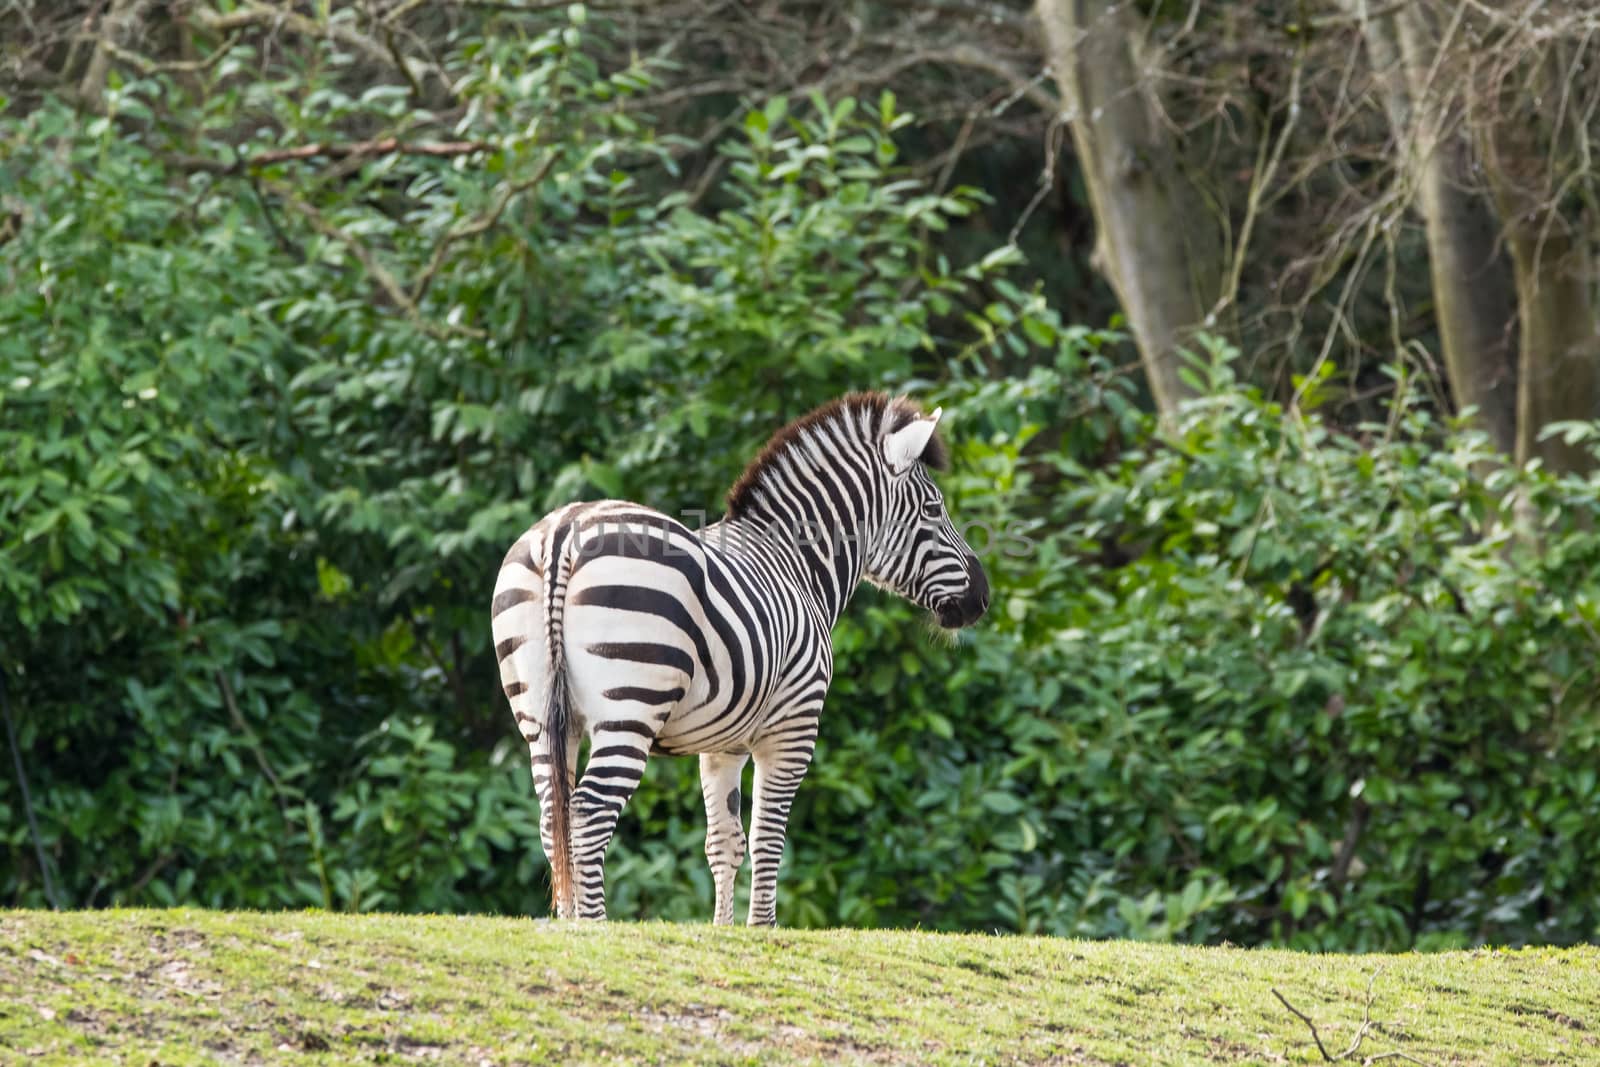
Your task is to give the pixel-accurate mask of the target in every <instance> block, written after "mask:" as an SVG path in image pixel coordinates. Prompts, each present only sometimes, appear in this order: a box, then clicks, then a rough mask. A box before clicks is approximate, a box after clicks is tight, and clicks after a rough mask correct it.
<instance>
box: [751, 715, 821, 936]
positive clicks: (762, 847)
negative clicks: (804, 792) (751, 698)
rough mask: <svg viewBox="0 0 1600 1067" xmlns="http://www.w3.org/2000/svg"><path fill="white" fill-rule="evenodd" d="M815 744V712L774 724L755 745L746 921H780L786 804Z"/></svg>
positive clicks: (772, 923)
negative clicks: (780, 866) (779, 870)
mask: <svg viewBox="0 0 1600 1067" xmlns="http://www.w3.org/2000/svg"><path fill="white" fill-rule="evenodd" d="M816 743H817V713H816V711H814V710H813V711H811V712H809V713H805V714H800V715H796V716H794V717H792V718H790V719H788V720H786V721H784V722H783V723H780V724H778V725H777V726H776V727H775V729H773V730H772V731H770V732H769V736H768V738H767V739H766V740H764V741H763V742H762V743H761V745H760V746H759V747H757V749H756V750H755V753H754V755H755V761H756V774H755V779H756V780H755V786H756V789H755V801H754V804H753V806H752V810H751V812H750V925H751V926H775V925H777V922H778V863H779V861H780V860H782V859H783V844H784V841H785V839H786V838H787V836H788V832H789V806H790V805H791V804H792V803H793V802H794V794H795V791H796V790H797V789H799V788H800V781H801V779H803V778H805V776H806V769H807V768H809V767H810V766H811V753H812V751H813V750H814V749H815V748H816Z"/></svg>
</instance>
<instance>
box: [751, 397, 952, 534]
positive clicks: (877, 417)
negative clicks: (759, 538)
mask: <svg viewBox="0 0 1600 1067" xmlns="http://www.w3.org/2000/svg"><path fill="white" fill-rule="evenodd" d="M863 411H866V412H868V413H870V415H871V419H870V422H871V423H872V424H873V425H875V426H877V425H882V426H883V430H882V431H881V432H883V433H894V432H895V431H896V430H900V429H903V428H904V427H905V426H906V425H907V424H909V423H910V422H911V421H912V420H913V419H916V418H918V417H920V416H921V415H922V410H921V409H920V408H918V407H917V405H916V404H915V403H914V402H913V401H912V400H910V399H909V398H907V397H903V396H896V397H891V396H890V395H889V394H888V393H881V392H871V393H847V394H845V395H844V396H841V397H839V398H838V399H836V400H830V401H828V402H827V403H826V404H823V405H822V406H821V407H819V408H817V409H816V410H814V411H810V412H807V413H806V414H804V415H802V416H800V417H799V418H798V419H795V420H794V421H793V422H791V423H789V424H788V425H787V426H785V427H783V428H782V429H781V430H779V431H778V432H777V433H775V434H773V435H772V437H771V438H770V439H769V440H768V441H767V444H766V447H764V448H763V449H762V450H761V451H760V453H759V454H757V456H756V458H755V459H753V460H751V462H750V465H749V466H748V467H746V468H745V469H744V473H743V474H741V475H739V480H738V481H736V482H734V483H733V488H732V489H729V490H728V514H729V515H731V516H735V517H737V516H739V515H743V514H746V513H747V512H749V510H750V507H751V505H752V504H753V503H754V501H755V493H756V488H757V487H758V486H759V485H760V484H761V481H762V478H763V476H764V475H765V474H766V472H767V470H768V469H769V468H771V467H772V466H773V465H774V464H775V463H777V461H778V459H779V458H780V457H782V456H783V455H784V454H786V453H787V452H788V451H789V450H790V449H791V448H793V447H794V445H795V443H796V442H797V441H800V440H801V439H803V438H804V437H805V435H806V433H807V432H808V431H810V430H812V429H815V428H816V427H818V426H822V425H825V424H827V423H829V422H832V421H834V420H836V419H841V418H843V419H845V420H846V421H850V422H851V423H852V425H859V422H857V421H856V419H855V417H856V416H859V414H860V413H861V412H863ZM885 415H887V416H888V420H887V424H885ZM921 459H922V462H923V463H924V464H926V465H927V466H929V467H932V468H933V469H934V470H945V469H947V468H948V467H949V465H950V451H949V449H948V448H946V447H945V443H944V439H943V438H941V437H940V436H939V431H938V430H935V431H934V432H933V436H932V437H930V438H928V445H927V447H926V448H924V449H923V450H922V456H921Z"/></svg>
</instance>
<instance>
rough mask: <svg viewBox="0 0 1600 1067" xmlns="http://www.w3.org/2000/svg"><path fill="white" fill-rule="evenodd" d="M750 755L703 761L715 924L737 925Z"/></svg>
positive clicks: (722, 755)
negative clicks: (742, 784) (742, 790)
mask: <svg viewBox="0 0 1600 1067" xmlns="http://www.w3.org/2000/svg"><path fill="white" fill-rule="evenodd" d="M749 759H750V756H749V754H748V753H741V754H739V755H731V754H728V753H722V752H707V753H705V754H703V755H702V756H701V757H700V792H701V794H702V795H703V796H704V797H705V800H706V862H707V863H709V864H711V880H712V881H713V882H715V883H716V886H717V906H716V910H715V911H714V912H713V913H712V919H711V921H712V922H713V923H715V924H717V925H718V926H727V925H729V924H731V923H732V922H733V885H734V881H735V880H736V879H737V878H738V877H739V867H740V865H742V864H743V863H744V854H745V839H744V825H743V823H742V822H741V821H740V819H739V781H740V779H741V778H743V777H744V765H745V763H746V762H747V761H748V760H749Z"/></svg>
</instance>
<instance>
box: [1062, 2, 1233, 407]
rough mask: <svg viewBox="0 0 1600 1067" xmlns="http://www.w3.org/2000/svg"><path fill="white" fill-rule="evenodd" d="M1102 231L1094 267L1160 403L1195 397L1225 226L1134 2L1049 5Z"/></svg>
mask: <svg viewBox="0 0 1600 1067" xmlns="http://www.w3.org/2000/svg"><path fill="white" fill-rule="evenodd" d="M1039 18H1040V20H1041V21H1042V22H1043V24H1044V29H1045V36H1046V39H1047V41H1048V44H1049V49H1050V58H1051V61H1052V63H1053V65H1054V70H1055V79H1056V83H1057V84H1058V85H1059V86H1060V89H1061V95H1062V97H1063V98H1064V100H1065V103H1066V106H1067V109H1068V114H1069V115H1070V117H1071V121H1072V138H1073V144H1074V146H1075V147H1076V149H1077V155H1078V163H1079V166H1080V167H1081V168H1082V170H1083V179H1084V185H1085V186H1086V187H1087V188H1088V191H1089V203H1090V207H1091V208H1092V210H1093V211H1094V217H1095V226H1096V228H1097V230H1098V236H1097V238H1096V241H1095V251H1094V257H1093V262H1094V264H1095V266H1096V268H1097V269H1099V270H1100V272H1101V273H1102V274H1104V275H1105V276H1106V278H1107V280H1108V281H1110V283H1111V286H1112V288H1113V289H1114V290H1116V294H1117V299H1118V300H1119V301H1120V302H1121V304H1122V310H1123V314H1125V315H1126V316H1127V319H1128V323H1129V325H1130V326H1131V327H1132V329H1133V337H1134V341H1135V343H1136V344H1137V345H1138V347H1139V355H1140V357H1141V359H1142V361H1143V363H1144V368H1145V374H1146V375H1147V377H1148V378H1149V381H1150V391H1151V393H1152V394H1153V395H1154V397H1155V402H1156V406H1157V407H1158V408H1159V409H1160V411H1161V412H1162V413H1163V414H1165V413H1168V412H1170V411H1171V410H1172V409H1173V408H1174V407H1175V406H1176V404H1177V403H1178V401H1179V400H1180V399H1181V398H1182V397H1183V396H1184V394H1185V393H1187V392H1188V391H1189V390H1188V389H1187V388H1186V387H1185V386H1184V385H1183V382H1182V380H1181V379H1180V378H1179V377H1178V368H1179V366H1181V361H1180V357H1179V355H1178V349H1179V347H1180V346H1182V345H1184V344H1186V343H1188V342H1189V341H1190V340H1191V339H1192V337H1193V334H1194V332H1195V330H1196V329H1197V328H1201V327H1211V328H1213V329H1214V328H1215V326H1214V324H1212V323H1209V322H1207V316H1208V315H1210V314H1211V312H1212V309H1213V307H1214V306H1215V304H1216V301H1217V297H1218V294H1219V292H1220V291H1221V284H1222V280H1223V278H1224V277H1225V276H1226V274H1227V271H1226V270H1225V265H1224V263H1223V256H1222V242H1221V239H1220V236H1219V234H1218V226H1217V222H1216V220H1215V219H1214V217H1213V214H1212V212H1211V211H1210V209H1209V208H1208V207H1207V205H1206V203H1205V202H1204V200H1202V199H1201V197H1200V195H1199V193H1198V191H1197V190H1196V189H1195V187H1194V185H1193V184H1192V183H1191V182H1190V180H1189V179H1188V177H1187V176H1186V175H1185V174H1184V173H1183V172H1182V170H1181V168H1180V166H1179V162H1178V146H1177V143H1176V140H1175V138H1174V137H1173V135H1172V133H1171V132H1170V131H1169V130H1168V129H1167V127H1166V126H1164V125H1163V124H1162V121H1161V117H1160V114H1159V112H1158V108H1157V104H1156V102H1155V100H1154V97H1153V94H1154V93H1155V88H1154V86H1153V85H1151V84H1150V83H1149V79H1148V78H1147V77H1146V72H1145V67H1144V64H1142V63H1141V57H1140V54H1139V50H1140V41H1141V39H1142V38H1143V37H1144V29H1145V27H1144V26H1143V24H1142V23H1141V21H1140V19H1139V16H1138V14H1137V13H1136V11H1135V9H1134V7H1133V5H1132V4H1130V3H1128V2H1126V0H1120V2H1119V0H1039Z"/></svg>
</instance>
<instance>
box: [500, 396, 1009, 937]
mask: <svg viewBox="0 0 1600 1067" xmlns="http://www.w3.org/2000/svg"><path fill="white" fill-rule="evenodd" d="M940 414H941V410H940V409H936V410H934V411H933V413H932V414H927V415H925V414H923V413H922V412H921V410H920V409H919V408H918V407H917V405H916V404H915V403H913V402H912V401H911V400H909V399H907V398H905V397H893V398H891V397H889V396H888V395H886V394H884V393H881V392H872V393H851V394H849V395H847V396H844V397H841V398H839V399H836V400H834V401H832V402H831V403H828V404H825V405H823V406H822V407H819V408H817V409H816V410H814V411H812V412H810V413H809V414H807V415H805V416H803V417H801V418H799V419H796V420H795V421H793V422H791V423H789V424H788V425H786V426H784V427H783V428H782V429H780V430H779V431H778V432H777V433H776V434H774V435H773V436H772V438H771V439H770V440H769V441H768V443H767V445H766V447H765V448H764V449H762V450H761V452H760V453H759V454H758V455H757V457H756V458H755V460H754V461H753V462H752V463H751V464H750V465H749V467H748V468H746V470H745V472H744V473H743V475H741V476H740V478H739V479H738V481H737V482H735V484H734V486H733V488H732V489H731V490H729V492H728V497H727V513H726V514H725V515H724V517H723V518H722V519H720V520H719V521H717V522H714V523H712V524H710V525H708V526H705V527H704V528H702V529H700V530H699V531H698V532H697V531H694V530H691V529H689V528H688V527H687V526H685V525H684V524H683V523H680V522H678V521H677V520H675V519H673V518H670V517H669V516H667V515H665V514H663V513H661V512H659V511H654V510H651V509H649V508H646V507H642V506H640V505H638V504H633V503H629V502H626V501H620V500H601V501H594V502H587V503H572V504H567V505H565V506H564V507H561V508H558V509H556V510H555V511H553V512H551V513H550V514H549V515H546V516H545V517H544V518H542V519H540V520H539V521H538V522H537V523H535V524H534V525H533V526H532V527H531V528H529V529H528V531H527V532H526V533H524V534H523V535H522V536H521V537H520V538H518V539H517V540H516V542H515V543H514V544H512V546H511V549H510V551H508V552H507V553H506V556H505V561H504V563H503V564H502V565H501V568H500V572H499V576H498V578H497V580H496V582H495V588H494V602H493V606H492V618H493V631H494V640H495V654H496V656H497V657H498V659H499V663H500V682H501V687H502V688H503V689H504V691H505V694H506V699H507V700H508V701H509V702H510V705H511V711H512V714H513V716H514V717H515V719H516V723H517V728H518V731H519V732H520V733H521V735H522V738H523V740H525V741H526V742H527V744H528V750H529V756H530V761H531V764H532V768H533V781H534V787H535V790H536V792H537V793H538V798H539V808H540V812H539V836H540V839H541V841H542V843H543V845H544V851H545V855H546V857H547V858H548V859H549V861H550V869H551V890H552V897H553V910H554V911H555V913H556V914H557V915H558V916H559V917H561V918H579V919H604V918H605V916H606V910H605V874H604V858H605V852H606V847H607V845H608V844H609V843H610V841H611V837H612V833H613V831H614V830H615V828H616V825H617V819H618V816H619V815H620V814H621V811H622V808H623V805H625V804H626V803H627V801H628V798H629V797H630V796H632V795H633V792H634V790H635V789H636V788H637V787H638V785H639V780H640V778H641V777H642V776H643V774H644V767H645V760H646V758H647V757H648V756H649V755H651V754H652V753H660V754H664V755H698V756H699V759H700V784H701V791H702V793H703V795H704V798H705V810H706V842H705V853H706V860H707V862H709V863H710V865H711V873H712V880H713V882H714V884H715V887H716V903H715V910H714V914H713V921H714V922H715V923H717V924H718V925H726V924H729V923H732V922H733V894H734V880H735V878H736V876H737V874H738V871H739V868H740V867H741V866H742V865H743V863H744V860H745V856H746V853H747V846H748V853H749V855H750V857H751V888H750V907H749V916H748V921H749V924H750V925H752V926H771V925H774V924H775V922H776V918H777V895H778V892H777V884H778V862H779V860H780V859H781V858H782V855H783V849H784V842H785V838H786V836H787V825H788V817H789V807H790V804H791V802H792V801H793V799H794V796H795V792H796V790H797V788H798V787H799V785H800V781H801V779H802V777H804V775H805V773H806V770H807V768H808V766H809V765H810V762H811V756H812V751H813V749H814V747H815V745H816V738H817V725H818V717H819V715H820V713H821V710H822V704H823V697H824V696H825V694H826V693H827V690H828V685H829V683H830V681H831V680H832V677H833V647H832V642H831V631H832V628H833V624H834V623H835V621H837V620H838V618H839V615H840V613H841V612H842V611H843V610H844V607H845V604H846V602H847V601H848V600H849V598H850V595H851V593H852V592H854V590H855V588H856V587H857V585H859V584H860V582H861V581H863V580H865V581H868V582H871V583H872V584H874V585H877V586H880V587H882V588H885V589H888V590H890V591H892V592H894V593H897V594H899V595H900V596H902V597H905V598H906V599H908V600H910V601H912V602H914V603H915V604H917V605H919V606H921V607H923V608H926V609H928V610H929V611H931V612H932V613H933V615H934V617H935V618H936V619H937V621H938V623H939V624H940V625H941V626H942V627H944V628H946V629H956V628H959V627H963V626H967V625H969V624H971V623H973V622H976V621H977V620H978V618H979V617H981V616H982V615H983V613H984V611H985V610H986V609H987V608H988V604H989V582H988V578H987V576H986V575H985V573H984V570H983V567H982V565H981V564H980V563H979V562H978V558H977V556H976V555H974V553H973V551H972V549H971V548H970V547H968V545H967V542H966V541H965V540H964V539H963V538H962V536H961V534H960V533H959V532H957V530H956V528H955V525H954V524H953V523H952V522H951V519H950V516H949V514H948V512H947V511H946V510H945V505H944V499H943V497H942V496H941V495H940V492H939V490H938V488H937V487H936V486H935V485H934V482H933V479H932V478H931V476H930V475H929V469H930V468H934V469H945V468H946V466H947V462H948V461H947V453H946V449H945V446H944V444H943V442H942V440H941V438H940V437H939V436H938V434H937V433H936V428H937V426H938V423H939V418H940ZM584 735H587V737H588V740H589V745H590V751H589V756H588V760H587V763H586V764H585V766H584V768H583V774H582V777H581V779H580V778H579V776H578V774H577V767H576V764H577V759H578V746H579V742H580V740H581V739H582V737H583V736H584ZM752 759H753V760H754V762H755V777H754V783H755V797H754V801H753V806H752V811H751V816H750V835H749V839H748V841H747V840H746V836H745V833H744V827H743V825H742V823H741V820H740V783H741V780H742V778H743V773H744V768H745V764H746V762H747V761H749V760H752Z"/></svg>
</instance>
